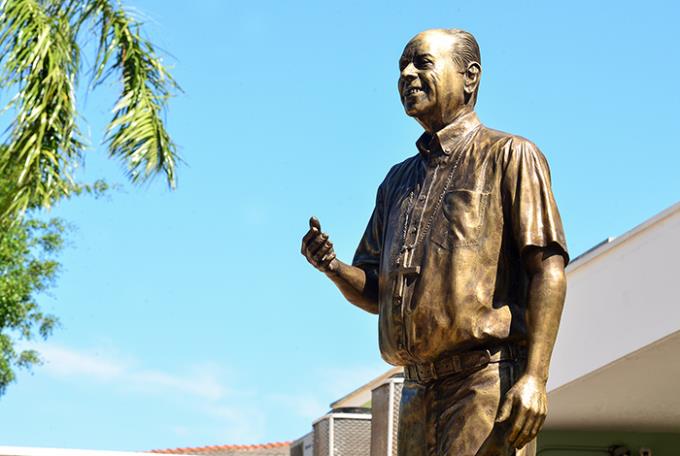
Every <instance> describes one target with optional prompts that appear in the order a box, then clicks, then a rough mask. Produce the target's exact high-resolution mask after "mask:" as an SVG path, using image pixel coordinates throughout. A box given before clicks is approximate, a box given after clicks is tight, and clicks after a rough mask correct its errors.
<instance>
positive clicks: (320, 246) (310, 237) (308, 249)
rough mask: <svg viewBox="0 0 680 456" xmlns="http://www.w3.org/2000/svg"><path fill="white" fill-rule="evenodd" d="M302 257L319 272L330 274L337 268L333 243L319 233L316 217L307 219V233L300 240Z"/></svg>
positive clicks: (326, 236)
mask: <svg viewBox="0 0 680 456" xmlns="http://www.w3.org/2000/svg"><path fill="white" fill-rule="evenodd" d="M301 253H302V255H303V256H304V257H305V258H307V261H309V262H310V264H311V265H312V266H314V267H315V268H316V269H318V270H319V271H321V272H332V271H334V270H335V269H336V268H337V264H338V261H337V260H336V259H335V250H333V243H332V242H331V241H330V240H328V235H327V234H326V233H324V232H322V231H321V223H319V219H317V218H316V217H312V218H310V219H309V231H307V233H306V234H305V236H304V237H303V238H302V250H301Z"/></svg>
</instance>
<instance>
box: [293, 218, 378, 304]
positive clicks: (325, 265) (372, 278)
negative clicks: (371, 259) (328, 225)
mask: <svg viewBox="0 0 680 456" xmlns="http://www.w3.org/2000/svg"><path fill="white" fill-rule="evenodd" d="M301 253H302V255H303V256H304V257H305V258H306V259H307V261H309V263H310V264H311V265H312V266H314V267H315V268H316V269H318V270H319V271H321V272H323V273H324V274H326V277H328V278H329V279H331V281H332V282H333V283H334V284H335V286H337V287H338V289H339V290H340V292H341V293H342V294H343V296H344V297H345V298H346V299H347V300H348V301H349V302H351V303H352V304H354V305H355V306H357V307H359V308H360V309H363V310H365V311H367V312H370V313H373V314H377V313H378V277H377V274H376V273H375V271H373V270H371V269H366V270H364V269H362V268H359V267H356V266H352V265H349V264H347V263H343V262H342V261H340V260H338V259H337V258H336V256H335V250H334V249H333V243H332V242H331V241H330V240H329V238H328V234H326V233H324V232H322V231H321V225H320V223H319V221H318V220H317V219H316V218H315V217H312V219H310V221H309V231H307V233H306V234H305V236H304V237H303V238H302V249H301Z"/></svg>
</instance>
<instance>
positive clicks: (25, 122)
mask: <svg viewBox="0 0 680 456" xmlns="http://www.w3.org/2000/svg"><path fill="white" fill-rule="evenodd" d="M113 2H116V3H113ZM86 35H88V36H89V37H92V36H94V39H95V43H96V44H97V52H96V55H95V58H94V60H93V62H94V63H93V66H92V68H89V69H88V68H83V67H82V65H81V59H80V55H81V43H84V42H85V39H86V38H87V36H86ZM90 39H91V38H90ZM84 71H87V72H89V74H91V75H92V76H91V78H90V81H89V88H90V89H91V88H95V87H97V86H98V85H99V84H101V83H102V82H103V81H105V80H106V79H107V78H109V77H110V76H114V75H115V76H117V77H119V78H120V81H121V85H120V86H121V91H120V95H119V96H118V100H117V102H116V103H115V106H114V108H113V116H112V119H111V121H110V123H109V125H108V128H107V130H106V135H105V142H106V144H107V146H108V150H109V155H110V156H111V157H114V158H117V159H120V160H122V161H123V162H124V164H125V166H126V169H127V171H128V175H129V177H130V178H131V180H132V181H133V182H141V181H144V180H146V179H148V178H149V177H151V176H153V175H155V174H159V173H161V174H164V175H165V177H166V179H167V182H168V185H169V186H170V187H171V188H174V186H175V164H176V162H177V160H178V159H177V155H176V148H175V144H174V143H173V142H172V140H171V138H170V136H169V135H168V132H167V131H166V128H165V124H164V122H163V117H162V115H163V111H164V109H165V106H166V102H167V100H168V98H169V97H170V95H171V92H172V91H173V90H175V89H178V87H177V84H175V82H174V80H173V79H172V77H171V76H170V74H169V73H168V71H167V69H166V67H165V66H164V65H163V64H162V62H161V59H160V58H159V57H158V55H157V53H156V50H155V48H154V46H153V44H152V43H150V42H149V41H148V40H146V39H144V38H143V37H142V35H141V24H140V23H139V22H138V21H136V20H135V19H134V18H132V17H131V16H130V15H129V14H127V13H126V11H125V10H123V8H122V6H121V5H120V4H119V3H117V0H0V90H3V91H5V92H6V93H8V94H9V95H10V100H9V102H8V104H7V106H6V107H5V111H3V112H7V111H9V112H12V113H13V114H14V118H13V121H12V122H11V123H10V126H9V128H8V129H7V132H6V136H5V137H4V138H3V140H0V396H2V394H3V393H4V392H5V390H6V388H7V385H8V384H9V383H11V382H12V381H14V379H15V377H16V376H15V368H21V367H23V368H30V366H31V365H33V364H34V363H36V362H39V360H40V357H39V354H38V353H37V352H36V351H35V350H33V349H30V348H25V347H23V348H22V349H19V348H18V346H17V345H16V342H17V341H18V340H19V339H26V340H30V339H32V338H33V337H34V336H35V335H39V336H42V337H43V338H45V337H47V336H48V335H49V334H50V332H51V331H52V328H53V327H54V325H55V323H56V321H57V320H56V317H54V316H52V315H49V314H45V313H43V312H42V311H41V310H40V308H39V306H38V303H37V301H36V299H35V295H36V294H37V293H40V292H41V291H44V290H45V289H47V288H49V287H50V286H51V285H52V284H53V282H54V280H55V277H56V273H57V271H58V269H59V263H58V262H57V261H56V258H55V256H56V254H57V253H58V252H59V249H60V248H61V246H62V244H63V232H64V225H63V224H62V223H61V222H60V221H59V220H54V219H53V220H48V221H46V220H43V219H42V217H34V214H35V213H39V212H40V209H42V208H46V207H50V206H52V205H53V204H54V203H55V202H57V201H58V200H59V199H61V198H65V197H68V196H71V195H73V194H78V193H80V192H82V191H83V190H91V191H92V192H93V193H95V194H97V193H99V192H100V191H101V190H102V186H101V184H100V183H95V185H91V186H88V185H83V184H80V183H78V182H76V181H75V179H74V175H73V173H74V170H75V168H76V167H77V166H78V164H79V163H80V162H81V161H82V159H83V150H84V144H83V139H82V136H81V134H80V132H79V130H78V124H77V119H78V117H79V116H78V113H77V109H76V99H75V92H76V86H77V83H78V76H79V75H80V74H82V73H83V72H84ZM0 108H1V106H0ZM24 214H28V215H27V216H25V217H24Z"/></svg>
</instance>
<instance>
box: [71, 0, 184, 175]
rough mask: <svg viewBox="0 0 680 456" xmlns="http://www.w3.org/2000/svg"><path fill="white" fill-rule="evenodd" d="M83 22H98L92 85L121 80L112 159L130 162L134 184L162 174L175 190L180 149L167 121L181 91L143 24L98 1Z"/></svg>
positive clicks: (111, 130)
mask: <svg viewBox="0 0 680 456" xmlns="http://www.w3.org/2000/svg"><path fill="white" fill-rule="evenodd" d="M82 17H83V18H84V19H85V18H87V19H89V18H91V17H96V28H97V31H98V35H99V45H98V52H97V57H96V59H95V67H94V73H93V85H95V86H96V85H98V84H101V83H102V82H103V81H104V80H106V79H107V78H108V77H109V76H110V75H112V74H120V76H121V80H122V90H121V94H120V97H119V98H118V101H117V102H116V104H115V106H114V108H113V119H112V120H111V122H110V124H109V126H108V129H107V133H106V138H105V141H106V143H107V144H108V146H109V154H110V155H111V156H112V157H117V158H120V159H122V160H123V161H124V162H125V164H126V167H127V170H128V175H129V177H130V179H131V180H132V181H133V182H143V181H145V180H147V179H148V178H149V177H151V176H153V175H155V174H157V173H160V172H163V173H164V174H165V176H166V178H167V182H168V185H169V186H170V187H171V188H174V187H175V184H176V178H175V167H176V163H177V161H178V156H177V148H176V146H175V144H174V142H173V141H172V139H171V138H170V135H169V134H168V132H167V130H166V128H165V123H164V121H163V118H162V115H163V112H164V110H165V108H166V105H167V100H168V99H169V98H170V96H171V93H172V91H173V90H178V89H179V87H178V85H177V83H176V82H175V81H174V79H173V78H172V77H171V76H170V74H169V72H168V70H167V68H166V67H165V66H164V65H163V62H162V60H161V59H160V57H158V55H157V52H156V50H155V48H154V46H153V44H152V43H151V42H150V41H148V40H147V39H145V38H144V37H143V36H142V35H141V32H140V27H141V24H140V23H139V22H137V21H136V20H135V19H134V18H132V17H131V16H130V15H128V14H127V13H126V12H125V11H124V10H123V9H122V8H120V7H119V6H118V7H114V6H113V5H112V4H111V3H110V2H109V1H107V0H96V1H93V2H91V6H90V8H89V9H86V10H85V12H84V14H83V16H82Z"/></svg>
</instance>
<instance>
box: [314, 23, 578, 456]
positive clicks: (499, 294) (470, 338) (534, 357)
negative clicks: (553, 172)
mask: <svg viewBox="0 0 680 456" xmlns="http://www.w3.org/2000/svg"><path fill="white" fill-rule="evenodd" d="M480 62H481V59H480V53H479V47H478V45H477V42H476V40H475V39H474V37H473V36H472V35H471V34H469V33H467V32H464V31H462V30H428V31H425V32H422V33H420V34H418V35H417V36H415V37H414V38H413V39H412V40H411V41H410V42H409V43H408V44H407V45H406V48H405V49H404V52H403V53H402V55H401V58H400V60H399V71H400V74H399V82H398V89H399V95H400V97H401V101H402V104H403V106H404V109H405V111H406V113H407V114H408V115H409V116H411V117H414V118H415V119H416V120H417V121H418V122H419V123H420V124H421V125H422V126H423V128H424V129H425V132H424V133H423V134H422V136H421V137H420V138H419V139H418V141H417V143H416V146H417V149H418V152H417V153H416V154H415V155H414V156H413V157H411V158H408V159H406V160H405V161H403V162H402V163H399V164H397V165H395V166H394V167H392V169H391V170H390V171H389V172H388V173H387V176H386V177H385V179H384V181H383V182H382V184H381V185H380V187H379V188H378V192H377V198H376V203H375V209H374V211H373V214H372V215H371V218H370V220H369V222H368V227H367V228H366V231H365V233H364V235H363V238H362V239H361V242H360V244H359V247H358V249H357V251H356V254H355V256H354V260H353V262H352V265H348V264H345V263H343V262H341V261H340V260H338V259H337V258H336V256H335V252H334V250H333V244H332V243H331V241H330V240H329V239H328V235H327V234H326V233H323V232H322V231H321V226H320V224H319V221H318V220H317V219H315V218H312V219H311V220H310V229H309V231H308V232H307V234H306V235H305V236H304V238H303V240H302V254H303V255H304V256H305V257H306V258H307V260H308V261H309V262H310V263H311V264H312V265H313V266H314V267H316V268H317V269H319V270H321V271H323V272H324V273H325V274H326V276H328V277H329V278H330V279H331V280H332V281H333V282H334V283H335V284H336V285H337V287H338V288H339V289H340V291H341V292H342V294H343V295H344V296H345V297H346V298H347V299H348V300H349V301H350V302H351V303H353V304H355V305H356V306H358V307H360V308H362V309H364V310H366V311H368V312H371V313H375V314H378V315H379V333H380V350H381V353H382V356H383V358H384V359H385V360H386V361H387V362H389V363H390V364H394V365H400V366H404V372H405V376H406V383H405V386H404V392H403V396H402V401H401V410H400V422H399V440H398V448H399V455H401V456H434V455H436V456H444V455H452V456H473V455H478V456H481V455H488V456H492V455H493V456H499V455H513V454H517V451H516V449H522V448H523V447H525V445H527V443H529V442H530V441H531V440H532V439H534V438H535V436H536V434H537V433H538V431H539V429H540V428H541V425H542V424H543V421H544V420H545V417H546V411H547V407H546V382H547V379H548V365H549V362H550V357H551V354H552V349H553V345H554V342H555V337H556V335H557V329H558V326H559V321H560V316H561V313H562V306H563V304H564V296H565V291H566V280H565V274H564V268H565V265H566V263H567V262H568V261H569V256H568V253H567V247H566V242H565V238H564V233H563V229H562V221H561V219H560V215H559V212H558V210H557V206H556V204H555V200H554V198H553V194H552V190H551V184H550V171H549V169H548V164H547V162H546V160H545V158H544V156H543V155H542V154H541V152H540V151H539V150H538V148H537V147H536V146H535V145H534V144H533V143H531V142H530V141H528V140H526V139H524V138H522V137H519V136H516V135H512V134H508V133H503V132H501V131H497V130H492V129H489V128H487V127H485V126H484V125H482V124H481V123H480V122H479V120H478V118H477V115H476V114H475V112H474V106H475V102H476V99H477V90H478V88H479V82H480V77H481V74H482V67H481V63H480Z"/></svg>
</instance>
